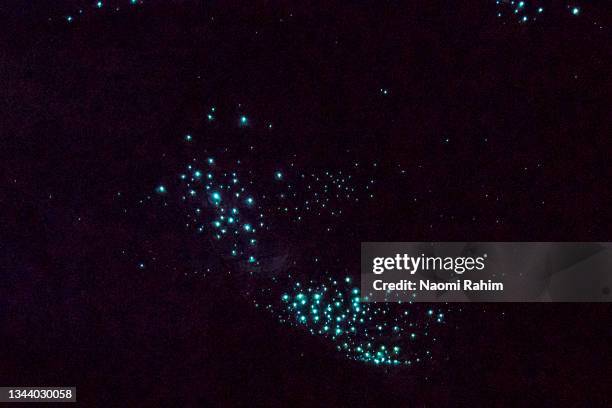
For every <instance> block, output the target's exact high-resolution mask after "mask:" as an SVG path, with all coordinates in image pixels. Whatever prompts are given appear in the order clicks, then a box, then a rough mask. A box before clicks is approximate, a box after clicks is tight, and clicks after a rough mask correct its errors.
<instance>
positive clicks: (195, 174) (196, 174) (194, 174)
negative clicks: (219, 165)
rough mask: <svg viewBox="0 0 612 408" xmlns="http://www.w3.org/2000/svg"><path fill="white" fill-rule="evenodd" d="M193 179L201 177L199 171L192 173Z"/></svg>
mask: <svg viewBox="0 0 612 408" xmlns="http://www.w3.org/2000/svg"><path fill="white" fill-rule="evenodd" d="M193 177H195V178H200V177H202V172H201V171H200V170H196V171H194V172H193Z"/></svg>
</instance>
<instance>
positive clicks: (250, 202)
mask: <svg viewBox="0 0 612 408" xmlns="http://www.w3.org/2000/svg"><path fill="white" fill-rule="evenodd" d="M254 202H255V201H254V200H253V198H252V197H247V199H246V203H247V205H253V203H254Z"/></svg>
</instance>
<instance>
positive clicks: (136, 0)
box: [130, 0, 138, 4]
mask: <svg viewBox="0 0 612 408" xmlns="http://www.w3.org/2000/svg"><path fill="white" fill-rule="evenodd" d="M136 3H138V0H130V4H136Z"/></svg>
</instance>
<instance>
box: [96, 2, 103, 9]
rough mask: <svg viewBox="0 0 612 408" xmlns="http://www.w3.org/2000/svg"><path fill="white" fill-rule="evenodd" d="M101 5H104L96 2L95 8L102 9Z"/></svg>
mask: <svg viewBox="0 0 612 408" xmlns="http://www.w3.org/2000/svg"><path fill="white" fill-rule="evenodd" d="M103 5H104V4H102V2H101V1H99V2H97V3H96V7H97V8H102V6H103Z"/></svg>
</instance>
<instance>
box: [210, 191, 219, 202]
mask: <svg viewBox="0 0 612 408" xmlns="http://www.w3.org/2000/svg"><path fill="white" fill-rule="evenodd" d="M210 196H211V197H212V199H213V201H221V194H220V193H218V192H216V191H215V192H214V193H212V194H211V195H210Z"/></svg>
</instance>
